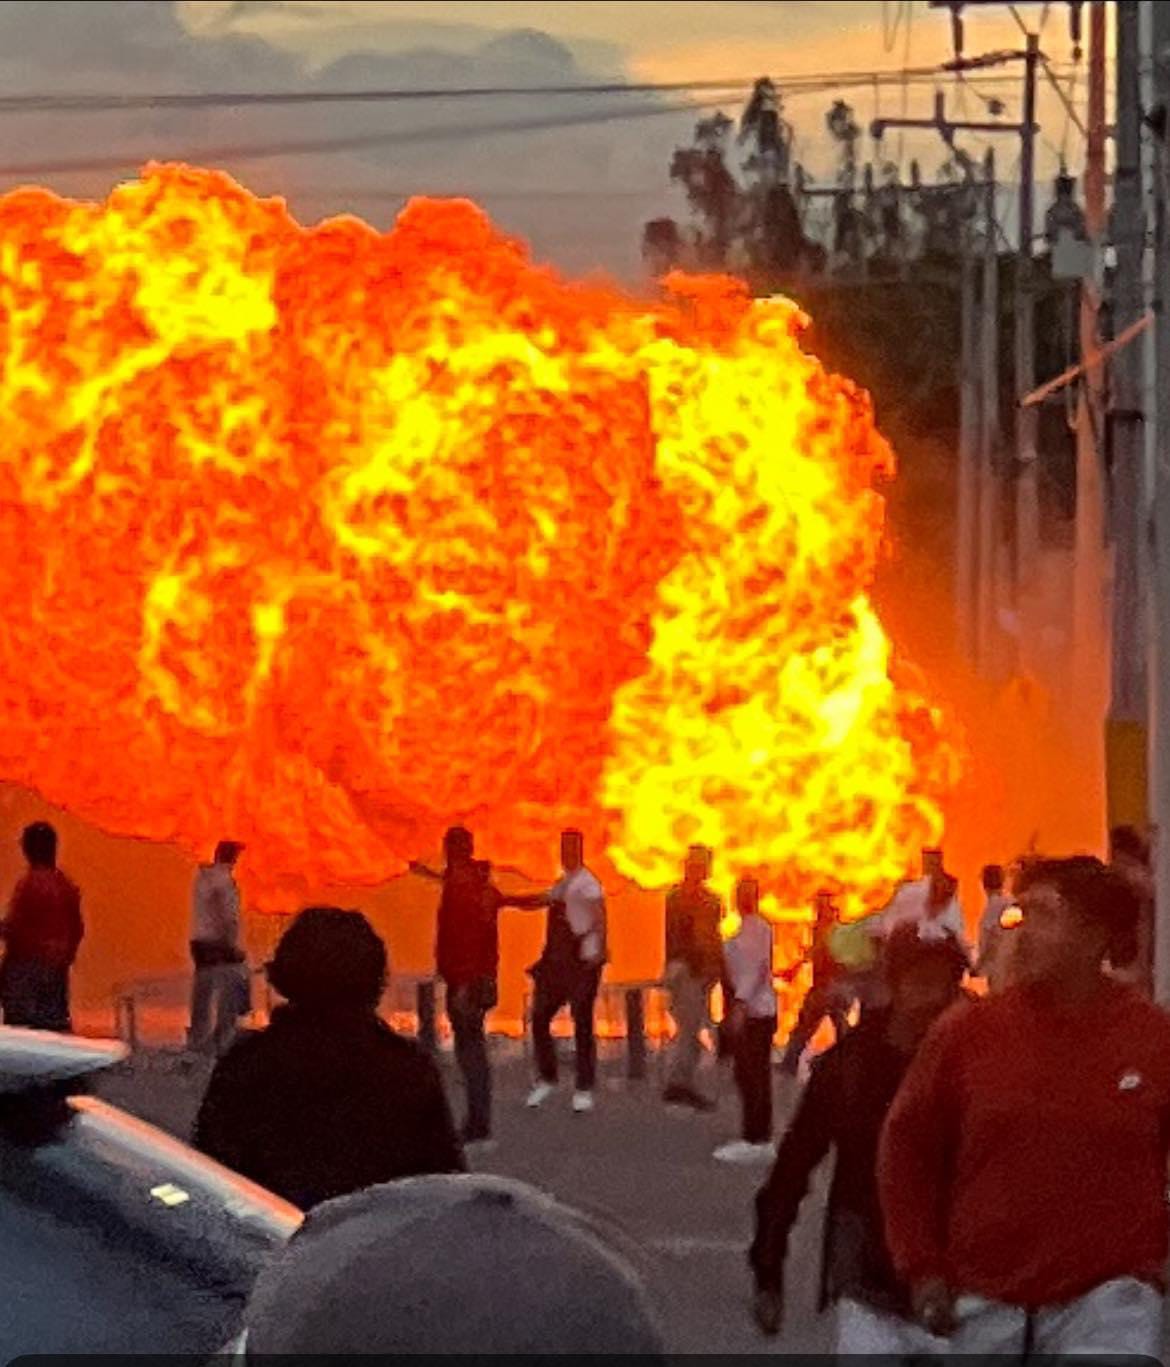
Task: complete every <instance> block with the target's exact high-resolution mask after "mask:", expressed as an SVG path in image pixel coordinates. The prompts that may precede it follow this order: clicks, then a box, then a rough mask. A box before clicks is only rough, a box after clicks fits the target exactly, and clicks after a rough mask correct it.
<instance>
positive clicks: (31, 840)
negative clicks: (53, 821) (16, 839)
mask: <svg viewBox="0 0 1170 1367" xmlns="http://www.w3.org/2000/svg"><path fill="white" fill-rule="evenodd" d="M20 848H21V850H23V852H24V857H25V858H26V859H27V860H28V862H29V864H30V865H31V866H32V867H33V868H34V869H52V868H56V866H57V832H56V831H55V830H54V829H53V828H52V826H50V825H49V823H48V822H47V821H34V822H33V823H32V825H31V826H26V827H25V828H24V831H23V832H22V834H21V837H20Z"/></svg>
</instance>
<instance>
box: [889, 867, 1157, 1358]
mask: <svg viewBox="0 0 1170 1367" xmlns="http://www.w3.org/2000/svg"><path fill="white" fill-rule="evenodd" d="M1016 894H1017V898H1016V900H1017V903H1018V906H1019V908H1020V911H1021V913H1022V920H1021V922H1020V924H1019V927H1018V928H1017V929H1016V930H1015V931H1014V932H1013V934H1014V935H1015V936H1016V937H1017V948H1016V950H1015V962H1014V964H1013V975H1014V981H1013V983H1012V985H1011V986H1010V987H1008V988H1007V990H1006V991H1004V992H1002V993H1000V994H998V995H994V996H989V997H985V998H983V999H982V1000H980V1001H977V1002H975V1003H973V1004H971V1005H969V1006H967V1007H965V1008H963V1009H961V1010H955V1011H953V1012H949V1013H948V1014H947V1015H946V1016H944V1017H943V1018H942V1020H940V1021H939V1022H938V1024H937V1025H936V1026H935V1027H934V1029H933V1030H932V1031H931V1033H930V1035H929V1036H928V1037H927V1039H926V1041H925V1043H924V1044H923V1046H922V1048H921V1050H920V1051H919V1053H918V1055H917V1057H916V1058H915V1060H914V1062H913V1063H912V1064H911V1066H910V1069H909V1071H908V1072H907V1075H906V1078H905V1081H904V1082H903V1085H902V1089H901V1091H900V1092H899V1094H898V1096H897V1098H896V1099H895V1101H894V1104H893V1106H892V1107H891V1110H890V1114H889V1117H888V1118H887V1121H886V1125H885V1129H884V1132H883V1136H882V1140H881V1145H880V1149H879V1158H878V1187H879V1192H880V1197H881V1204H882V1209H883V1213H884V1219H885V1230H886V1242H887V1245H888V1247H889V1249H890V1253H891V1255H892V1258H893V1263H894V1267H895V1269H896V1271H897V1272H898V1274H899V1276H900V1277H901V1278H902V1279H903V1280H904V1281H906V1282H907V1283H909V1285H910V1287H911V1291H912V1300H913V1305H914V1308H915V1311H916V1314H917V1317H918V1318H919V1320H920V1321H921V1323H923V1325H924V1326H925V1327H927V1328H928V1329H930V1330H931V1331H932V1332H934V1333H936V1334H940V1335H948V1336H949V1337H950V1339H951V1350H952V1352H956V1353H970V1354H976V1355H980V1356H982V1355H985V1354H988V1355H989V1354H1009V1353H1010V1354H1011V1355H1013V1356H1014V1357H1016V1358H1017V1359H1020V1358H1023V1357H1024V1356H1025V1355H1032V1354H1035V1355H1041V1354H1046V1355H1063V1354H1075V1355H1080V1354H1093V1355H1096V1356H1100V1357H1103V1358H1104V1357H1107V1358H1110V1359H1114V1360H1120V1359H1121V1358H1123V1357H1125V1356H1128V1355H1133V1356H1137V1357H1141V1356H1145V1357H1151V1358H1155V1359H1156V1358H1157V1357H1158V1356H1159V1349H1160V1343H1161V1327H1162V1291H1161V1287H1162V1285H1163V1278H1164V1275H1165V1268H1166V1258H1167V1253H1168V1252H1170V1247H1168V1241H1167V1207H1166V1159H1167V1148H1168V1144H1170V1017H1167V1015H1166V1014H1165V1013H1164V1012H1162V1011H1161V1010H1160V1009H1158V1008H1157V1007H1155V1006H1153V1005H1152V1004H1151V1003H1150V1002H1149V1001H1147V1000H1145V999H1144V998H1143V997H1142V996H1141V995H1140V994H1139V993H1137V992H1136V991H1135V990H1134V989H1133V988H1130V987H1126V986H1124V985H1122V984H1118V983H1116V982H1113V981H1112V980H1111V979H1110V978H1109V977H1108V976H1107V975H1106V973H1105V972H1104V969H1103V964H1104V962H1105V960H1106V959H1107V958H1108V957H1109V955H1110V952H1111V950H1112V949H1113V947H1114V946H1115V945H1116V944H1117V943H1118V942H1125V940H1126V939H1127V937H1131V936H1132V935H1133V933H1134V929H1135V926H1136V924H1137V918H1138V914H1139V907H1138V899H1137V897H1136V896H1135V894H1134V892H1133V889H1132V888H1131V887H1130V886H1129V885H1128V884H1127V883H1126V882H1125V880H1124V879H1122V878H1120V877H1118V875H1117V874H1116V873H1115V872H1112V871H1111V870H1109V869H1107V868H1106V867H1105V865H1103V864H1102V863H1101V862H1100V860H1098V859H1095V858H1092V857H1089V856H1078V857H1076V858H1071V859H1041V860H1035V861H1032V862H1030V863H1029V864H1027V865H1026V866H1025V867H1023V868H1022V869H1021V871H1020V873H1019V875H1018V876H1017V879H1016Z"/></svg>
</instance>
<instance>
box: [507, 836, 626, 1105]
mask: <svg viewBox="0 0 1170 1367" xmlns="http://www.w3.org/2000/svg"><path fill="white" fill-rule="evenodd" d="M561 868H562V870H563V872H562V875H561V877H560V878H559V879H558V880H557V881H556V882H555V883H554V884H553V885H552V887H551V888H548V889H547V890H546V891H544V892H536V893H531V894H527V895H517V896H506V897H505V898H504V901H503V905H504V906H509V907H519V908H521V909H528V910H532V909H535V908H538V907H547V908H548V926H547V930H546V934H545V944H544V950H543V952H542V954H541V956H540V959H539V961H538V962H537V963H536V964H535V965H534V966H533V968H532V970H531V972H532V979H533V988H534V991H533V1003H532V1046H533V1052H534V1053H535V1055H536V1068H537V1079H536V1082H535V1083H534V1085H533V1087H532V1090H531V1091H530V1092H529V1094H528V1103H527V1104H528V1105H529V1106H530V1107H533V1108H535V1107H538V1106H543V1105H544V1103H545V1102H546V1101H547V1100H548V1098H549V1097H550V1096H551V1095H552V1093H553V1091H554V1090H555V1089H556V1085H557V1051H556V1045H555V1044H554V1042H553V1037H552V1022H553V1018H554V1017H555V1016H556V1014H557V1012H558V1011H559V1010H560V1009H561V1007H562V1006H565V1005H568V1007H569V1008H570V1010H571V1011H572V1013H573V1030H574V1037H575V1042H576V1072H577V1078H576V1082H577V1086H576V1091H575V1092H574V1094H573V1110H574V1111H576V1112H578V1113H582V1112H586V1111H591V1110H592V1109H593V1087H594V1083H595V1082H596V1077H597V1041H596V1039H595V1038H594V1034H593V1007H594V1003H595V1002H596V1000H597V991H598V988H599V987H600V985H601V973H602V969H603V968H604V966H605V959H606V924H605V893H604V891H603V890H602V887H601V884H600V883H599V882H598V880H597V878H596V877H595V876H594V875H593V874H592V873H591V872H590V871H589V870H588V869H587V868H586V867H585V838H584V836H582V834H581V832H580V831H576V830H568V831H564V832H563V833H562V835H561Z"/></svg>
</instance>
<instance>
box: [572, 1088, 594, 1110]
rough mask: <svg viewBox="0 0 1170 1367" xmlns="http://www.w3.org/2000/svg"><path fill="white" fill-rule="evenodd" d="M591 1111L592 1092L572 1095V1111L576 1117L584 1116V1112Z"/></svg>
mask: <svg viewBox="0 0 1170 1367" xmlns="http://www.w3.org/2000/svg"><path fill="white" fill-rule="evenodd" d="M592 1109H593V1093H592V1092H574V1093H573V1110H575V1111H576V1112H577V1114H578V1115H582V1114H584V1112H586V1111H591V1110H592Z"/></svg>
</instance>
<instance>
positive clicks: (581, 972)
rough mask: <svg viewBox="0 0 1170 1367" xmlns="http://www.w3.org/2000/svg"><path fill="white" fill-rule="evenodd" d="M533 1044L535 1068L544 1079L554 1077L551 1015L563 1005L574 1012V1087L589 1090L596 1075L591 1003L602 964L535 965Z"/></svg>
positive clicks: (595, 1051)
mask: <svg viewBox="0 0 1170 1367" xmlns="http://www.w3.org/2000/svg"><path fill="white" fill-rule="evenodd" d="M533 977H534V980H535V984H536V992H535V997H534V1000H533V1003H532V1047H533V1049H534V1050H535V1053H536V1070H537V1072H538V1073H539V1074H540V1076H541V1078H542V1079H543V1080H544V1081H545V1082H555V1081H556V1080H557V1048H556V1045H555V1044H554V1043H553V1037H552V1030H551V1026H552V1023H553V1017H554V1016H555V1015H556V1014H557V1012H558V1011H559V1010H560V1009H561V1007H562V1006H566V1005H567V1006H568V1007H569V1009H570V1010H571V1011H572V1013H573V1028H574V1033H575V1035H576V1041H577V1090H578V1091H581V1092H591V1091H592V1090H593V1083H594V1080H595V1079H596V1077H597V1041H596V1040H595V1039H594V1038H593V1003H594V1002H595V1001H596V1000H597V989H598V988H599V987H600V986H601V966H600V964H597V965H590V964H564V965H557V966H552V965H538V966H537V968H536V970H535V972H534V974H533Z"/></svg>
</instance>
